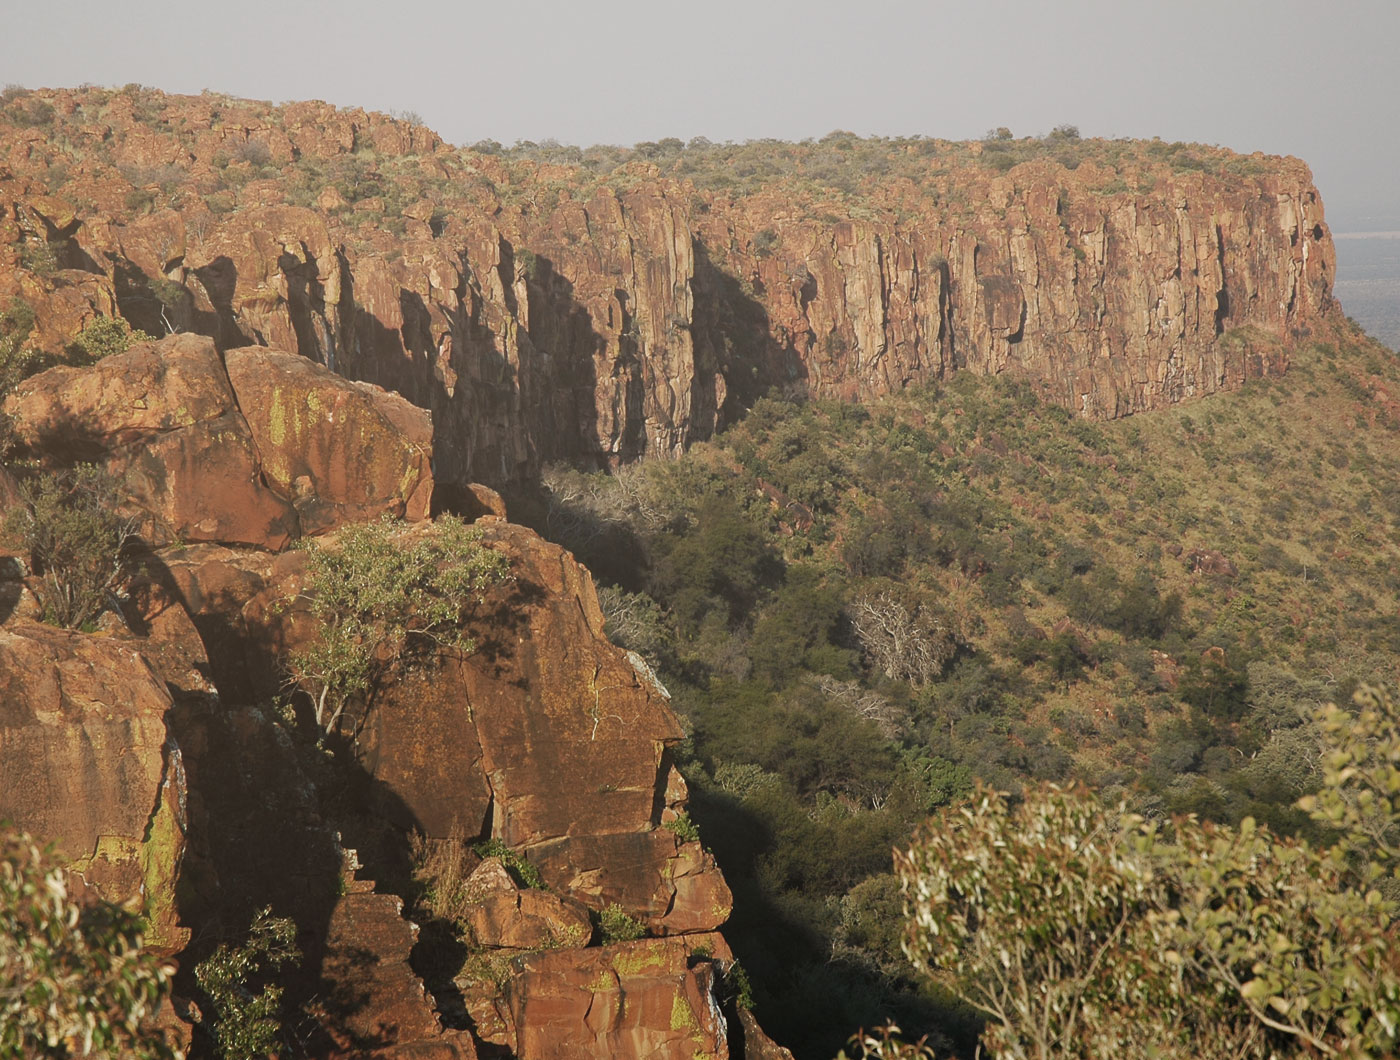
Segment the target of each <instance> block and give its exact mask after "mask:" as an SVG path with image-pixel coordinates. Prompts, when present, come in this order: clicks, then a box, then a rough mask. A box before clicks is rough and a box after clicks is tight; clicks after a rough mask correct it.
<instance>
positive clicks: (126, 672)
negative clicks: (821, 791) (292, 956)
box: [0, 335, 771, 1058]
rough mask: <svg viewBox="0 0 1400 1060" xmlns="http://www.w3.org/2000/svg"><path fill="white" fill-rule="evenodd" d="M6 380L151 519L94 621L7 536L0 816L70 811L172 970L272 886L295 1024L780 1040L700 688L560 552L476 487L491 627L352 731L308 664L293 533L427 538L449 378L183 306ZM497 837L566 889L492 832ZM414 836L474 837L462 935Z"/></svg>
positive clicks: (89, 871)
mask: <svg viewBox="0 0 1400 1060" xmlns="http://www.w3.org/2000/svg"><path fill="white" fill-rule="evenodd" d="M5 411H6V413H7V415H8V416H9V417H10V418H11V419H12V421H13V428H14V433H15V435H16V437H17V438H18V439H19V441H20V443H21V444H22V446H23V447H24V449H25V451H26V453H27V455H28V456H29V457H30V458H31V459H32V461H33V462H34V465H37V466H38V467H40V468H51V469H61V468H64V467H67V466H69V465H71V464H72V463H74V462H75V461H78V460H82V461H86V462H95V463H97V464H99V465H102V466H104V467H105V468H106V469H107V470H108V471H109V472H110V473H111V474H112V476H113V478H114V480H115V481H116V483H117V489H118V493H119V498H118V499H119V502H120V504H121V505H122V506H123V508H124V509H125V510H126V511H127V512H129V513H130V514H131V515H132V516H133V517H134V518H136V519H137V520H138V521H139V522H140V523H141V525H142V526H143V527H145V528H146V531H147V534H148V540H149V542H150V543H151V544H152V545H154V546H156V547H153V548H151V549H149V550H148V551H147V552H146V553H145V554H144V555H143V557H142V560H141V563H140V569H139V571H138V572H137V573H136V574H134V575H133V576H132V577H131V578H130V579H129V580H128V581H127V582H126V584H124V585H123V586H122V596H121V600H120V603H121V605H122V612H121V614H120V615H117V614H115V613H109V614H107V615H105V616H104V617H103V621H102V623H101V624H100V628H99V629H98V630H96V631H94V632H76V631H68V630H57V629H54V628H52V627H49V626H45V625H41V624H40V623H38V622H36V621H34V620H33V618H34V616H36V615H37V614H38V613H39V612H40V602H41V600H42V598H43V595H44V592H45V588H44V585H43V583H42V580H41V579H39V578H37V577H35V576H34V574H33V573H32V572H31V571H30V569H29V562H30V559H31V557H30V556H28V555H26V554H24V553H23V552H16V551H15V550H14V549H13V547H12V544H13V543H11V544H10V546H5V547H10V549H11V551H10V552H9V553H8V554H0V607H2V608H3V609H0V778H3V782H0V819H4V820H10V821H13V822H15V823H16V824H17V825H18V826H19V827H21V828H24V829H26V830H29V831H32V832H34V833H35V834H37V835H39V836H41V837H42V838H44V839H46V840H53V841H55V842H57V843H58V845H59V846H60V848H61V849H62V850H63V852H64V853H65V854H66V855H67V856H68V858H69V859H70V860H71V863H72V872H73V878H74V880H75V882H77V883H79V884H80V885H81V886H82V887H83V888H86V889H88V890H91V891H93V892H95V893H97V894H100V895H101V896H102V897H105V898H107V899H109V900H113V901H124V902H130V903H132V904H134V905H136V906H138V907H141V908H144V909H145V910H146V911H147V913H148V915H149V916H150V919H151V925H152V932H151V942H152V943H153V944H155V945H158V946H160V947H161V948H162V949H163V950H164V951H165V952H167V953H169V954H171V955H172V956H174V957H175V958H176V959H177V960H178V961H179V963H180V967H181V973H180V977H179V979H178V980H177V983H178V984H179V986H178V987H177V993H181V992H183V993H184V995H185V997H187V998H188V997H194V998H197V997H198V993H197V991H196V990H195V989H194V988H193V983H192V979H191V977H190V973H191V969H192V967H193V965H194V964H195V962H197V961H198V960H200V959H201V958H203V957H204V956H207V955H208V953H209V951H210V950H211V949H212V948H213V945H214V944H215V942H216V941H218V940H220V939H231V940H237V939H238V937H239V931H240V929H241V928H242V927H245V926H246V924H247V923H248V919H249V917H250V915H251V914H252V912H253V911H254V910H257V909H260V908H262V907H264V906H271V907H272V908H273V909H274V911H275V912H276V913H277V914H278V915H282V916H289V917H291V918H293V919H294V920H295V922H296V924H297V928H298V934H297V945H298V948H299V950H300V952H301V953H302V955H303V960H302V964H301V968H300V972H299V974H298V975H297V976H296V977H295V978H294V980H293V981H292V983H291V984H290V993H289V997H291V998H292V1000H293V1001H294V1002H295V1007H296V1011H297V1013H298V1015H297V1022H296V1024H295V1026H289V1027H288V1028H287V1033H289V1034H291V1035H294V1036H295V1037H296V1039H297V1040H298V1041H299V1042H300V1049H301V1052H302V1054H303V1055H312V1056H351V1055H354V1056H363V1055H375V1056H383V1057H409V1056H413V1057H421V1056H441V1057H445V1058H447V1057H474V1056H476V1055H477V1049H478V1046H479V1045H482V1044H490V1045H491V1046H492V1047H497V1046H503V1047H505V1048H507V1049H509V1050H510V1051H511V1052H512V1054H513V1055H516V1056H519V1057H522V1058H526V1057H541V1058H542V1057H556V1056H563V1055H579V1056H594V1055H608V1056H617V1057H628V1056H634V1057H641V1056H660V1057H691V1056H721V1057H722V1056H727V1055H729V1050H730V1047H731V1043H733V1044H734V1045H735V1046H736V1047H738V1048H743V1046H742V1044H741V1043H743V1042H744V1041H746V1040H747V1041H749V1042H750V1043H752V1044H753V1047H755V1048H757V1047H758V1046H759V1045H762V1046H763V1047H764V1048H771V1044H765V1043H766V1039H764V1038H763V1036H762V1034H761V1032H759V1031H757V1029H756V1027H746V1025H744V1024H743V1023H742V1021H741V1020H739V1019H738V1018H737V1013H735V1012H734V1011H733V1009H732V1006H726V1004H725V1003H722V1002H721V1000H720V998H719V996H718V994H719V989H720V988H719V984H720V982H721V981H722V980H723V977H724V975H725V973H726V971H727V969H728V968H729V965H730V962H731V961H732V955H731V954H730V951H729V950H728V947H727V946H726V945H725V942H724V939H723V938H722V937H721V936H720V935H718V934H717V933H716V932H717V929H718V928H719V927H720V926H721V925H722V924H723V923H724V921H725V920H726V919H727V918H728V916H729V912H730V905H731V899H730V894H729V890H728V887H727V886H726V885H725V882H724V879H723V877H722V876H721V875H720V872H719V870H718V868H717V867H716V866H715V863H714V860H713V858H712V857H711V856H710V855H709V854H708V853H707V852H705V851H704V850H702V849H701V846H700V844H699V842H698V841H695V840H693V839H687V838H685V837H684V835H683V833H684V829H682V828H679V827H675V828H673V827H668V825H673V824H674V823H675V822H676V821H677V820H678V818H679V816H680V815H681V814H683V813H684V812H685V803H686V787H685V783H684V781H683V780H682V779H681V777H680V775H679V773H678V772H677V771H676V770H675V768H674V766H672V764H671V754H670V748H671V747H672V746H673V745H674V744H675V743H676V742H677V741H679V740H680V739H681V737H682V735H683V734H682V731H681V728H680V725H679V722H678V720H677V718H676V716H675V715H674V714H673V713H672V711H671V709H670V707H669V705H668V702H667V700H668V697H667V695H666V693H665V692H664V690H663V689H661V688H660V686H659V685H657V684H656V682H655V679H654V677H652V676H651V675H650V674H649V672H647V671H646V670H645V668H644V667H639V666H637V665H635V664H634V663H633V662H632V661H631V660H629V657H628V656H627V654H626V653H624V652H622V651H621V650H619V649H618V648H616V647H614V646H613V645H611V644H610V643H609V642H608V641H607V639H606V637H605V636H604V635H603V618H602V614H601V611H600V609H599V606H598V600H597V595H596V593H595V591H594V588H593V583H592V580H591V578H590V577H589V575H588V573H587V572H586V571H585V570H584V569H583V568H581V567H580V566H579V565H578V564H577V563H576V562H575V561H574V560H573V558H572V557H571V556H570V555H569V554H568V553H567V552H565V551H564V550H562V549H561V548H559V547H558V546H555V545H552V544H549V543H547V542H544V541H542V540H541V539H540V538H538V537H536V536H535V535H534V534H533V533H532V532H531V531H528V530H526V529H524V528H522V527H518V526H514V525H511V524H509V523H507V522H505V521H504V520H503V519H502V518H501V517H500V516H499V515H495V514H491V515H486V516H483V518H482V520H481V527H482V531H483V536H484V543H485V547H487V548H490V549H492V550H494V551H496V552H497V553H499V554H500V555H501V556H502V557H504V559H505V560H506V563H507V565H508V569H509V574H510V576H509V578H508V579H506V580H504V581H502V582H500V583H499V584H497V585H495V586H494V587H493V588H492V589H491V591H490V593H489V594H488V596H487V598H486V599H485V600H484V602H483V603H482V604H481V606H480V607H479V608H478V609H477V610H476V612H475V613H474V614H473V615H472V617H471V618H470V620H469V621H468V622H467V623H466V625H465V627H464V629H463V632H464V633H465V634H466V635H467V636H468V637H469V638H470V641H471V642H472V644H473V645H474V648H473V650H471V651H469V652H465V651H463V650H459V649H457V648H454V647H453V646H452V645H450V644H445V643H444V644H441V645H437V646H435V647H433V648H432V649H431V650H429V651H427V652H426V653H419V654H418V655H416V656H414V657H413V658H411V659H410V658H407V657H400V658H394V657H390V658H386V659H382V660H380V661H381V663H383V664H384V665H385V667H386V668H387V669H386V670H385V675H386V676H385V677H384V679H383V680H382V681H380V682H379V684H378V686H377V689H376V691H375V694H374V695H373V697H372V699H370V700H369V701H368V703H364V702H362V703H360V704H359V705H358V707H357V709H356V711H355V716H354V719H353V720H354V725H353V731H354V733H355V735H354V737H353V738H349V737H346V738H343V739H342V738H340V737H336V738H335V739H334V740H332V741H331V742H330V743H329V744H328V745H327V746H330V747H336V748H338V750H337V751H336V752H335V753H330V751H328V750H327V749H325V748H324V747H323V746H322V741H320V740H319V739H317V736H319V735H320V734H319V730H318V729H316V728H314V727H312V728H311V729H310V730H309V731H308V728H307V724H306V723H307V720H308V719H307V717H306V716H305V715H306V711H305V709H304V705H302V706H298V705H297V701H296V700H295V699H292V700H288V699H286V698H285V694H286V693H287V692H288V689H289V686H288V685H287V683H286V667H285V662H286V659H287V656H288V653H289V652H291V651H294V650H295V649H297V648H298V647H301V646H304V645H305V644H307V643H308V640H309V639H310V638H312V637H314V636H315V635H316V632H317V628H318V627H317V623H316V620H315V618H314V615H313V614H312V613H311V611H310V610H309V609H308V602H307V598H306V597H307V593H306V592H305V590H306V588H307V565H308V558H307V553H306V552H305V551H304V550H296V549H291V550H282V551H278V550H280V549H284V546H285V545H286V544H287V543H288V541H289V540H290V539H291V538H292V537H295V536H297V535H300V534H306V533H312V532H316V533H320V534H323V535H325V536H326V538H327V540H329V541H331V542H334V540H335V535H336V533H337V532H338V531H339V530H341V529H342V528H343V527H344V526H345V525H347V524H349V523H352V522H357V521H363V520H367V519H375V518H378V517H380V516H381V515H390V516H395V515H396V516H400V517H403V519H404V520H405V521H403V522H401V523H398V524H396V526H397V529H396V530H395V533H396V535H397V536H396V539H395V541H396V544H397V545H398V546H400V547H402V548H404V549H408V548H411V547H412V545H413V544H414V542H415V541H419V540H422V539H425V538H428V537H431V536H432V535H434V534H436V533H438V532H439V530H438V528H437V527H436V526H435V525H434V524H433V523H432V522H430V521H428V520H427V518H426V516H427V510H428V505H429V500H430V493H431V490H432V478H431V474H430V472H429V470H428V469H427V467H426V466H425V462H426V456H425V454H426V452H427V451H428V450H430V449H431V447H432V430H431V424H430V423H429V420H428V416H427V414H426V413H425V412H423V411H422V410H420V409H416V408H414V407H413V406H410V405H408V403H407V402H404V401H403V400H402V399H401V398H398V397H395V396H393V395H390V394H387V393H385V392H383V391H381V390H379V389H378V388H376V387H373V386H370V385H368V384H362V383H349V382H347V381H346V380H344V379H342V378H341V377H339V376H336V375H335V374H333V373H331V372H330V371H329V370H327V369H325V368H323V367H321V366H319V365H316V364H314V363H312V362H310V361H308V360H306V359H304V358H299V357H296V356H294V355H288V354H284V353H280V352H277V351H273V350H269V349H266V348H260V347H254V348H247V349H236V350H231V351H229V352H227V353H225V354H222V355H221V354H220V353H219V352H218V351H216V349H215V347H214V343H213V341H212V340H210V339H208V338H201V337H198V336H193V335H174V336H170V337H168V338H166V339H164V340H162V341H160V342H155V343H140V344H137V345H136V346H134V347H133V348H131V349H130V350H128V351H127V352H125V353H120V354H114V355H112V356H110V357H107V358H105V359H104V360H102V361H101V362H99V363H98V364H96V365H92V366H87V367H55V368H52V369H49V370H48V371H46V372H43V373H41V374H39V375H36V376H34V377H32V378H31V379H29V380H26V381H25V383H24V384H23V385H22V386H21V387H20V388H19V389H18V391H17V392H16V393H15V394H13V395H11V397H10V398H9V399H8V401H7V402H6V404H5ZM191 453H193V454H194V456H190V455H189V454H191ZM29 473H32V472H30V471H26V472H25V474H29ZM7 481H8V480H7ZM7 488H8V489H13V488H14V487H13V483H11V484H10V486H8V487H7ZM481 495H482V505H483V507H484V506H486V505H489V504H490V503H491V497H490V495H489V491H483V492H482V494H481ZM12 503H15V504H22V503H24V501H23V498H22V497H20V496H18V495H16V496H15V497H13V498H12ZM172 537H178V538H180V540H177V541H176V542H175V543H173V544H170V545H168V546H166V547H159V546H162V545H165V543H166V541H167V540H168V539H169V538H172ZM332 547H333V546H332ZM279 703H281V704H283V706H279V705H278V704H279ZM487 839H489V840H492V841H494V843H495V844H496V849H503V850H506V851H509V852H510V856H511V857H513V858H517V859H523V861H524V863H527V864H529V865H531V866H533V867H534V868H535V869H536V870H537V871H538V873H539V875H540V877H541V880H542V883H543V887H544V889H539V890H527V889H522V888H520V887H519V886H517V885H516V884H515V883H514V882H513V881H512V879H511V877H510V876H509V875H508V874H506V873H505V871H504V869H503V868H502V863H501V861H500V860H499V859H497V858H487V859H485V860H482V858H481V857H479V856H478V855H477V854H475V853H473V851H472V850H471V848H470V844H472V843H475V842H479V841H483V840H487ZM415 843H423V844H428V845H429V847H430V848H431V849H434V850H438V851H446V856H448V857H449V858H450V859H452V860H453V862H454V863H455V864H463V863H465V864H468V865H470V864H471V863H473V862H480V865H479V866H478V867H477V871H476V872H475V873H473V874H472V877H471V880H472V883H473V886H472V887H471V888H470V889H469V890H468V892H467V893H466V897H465V899H464V901H465V902H466V909H465V912H464V913H463V914H462V915H463V918H464V922H465V924H466V927H465V928H460V927H459V928H458V929H454V930H462V931H464V932H465V934H464V935H463V937H462V938H457V937H456V936H455V935H450V936H443V935H442V930H443V927H442V925H438V929H439V934H438V935H437V936H436V937H435V938H434V939H432V940H429V941H425V940H423V939H422V938H420V933H419V928H418V926H417V925H415V924H413V923H410V922H409V920H407V919H406V918H405V899H407V900H408V901H416V900H417V898H418V897H419V896H420V894H419V890H418V889H416V888H417V885H416V884H415V883H414V882H413V877H412V873H413V872H414V866H415V865H416V864H417V862H416V861H415V854H414V844H415ZM493 872H494V875H493ZM609 907H617V909H618V910H621V911H622V912H625V914H626V915H627V916H629V917H631V918H633V920H634V922H635V923H636V924H637V925H638V926H639V927H638V930H639V931H640V932H641V933H642V934H643V935H644V937H642V938H637V939H633V940H629V941H618V942H613V943H612V944H610V945H606V946H603V945H597V944H594V936H595V931H594V926H593V923H592V921H591V919H590V912H589V911H590V910H591V911H593V913H594V914H597V913H598V912H600V911H601V910H604V909H606V908H609ZM600 941H607V940H600ZM425 947H426V948H425ZM468 956H472V957H474V958H475V959H476V961H477V963H476V964H471V963H470V962H468V961H466V958H467V957H468ZM425 967H426V970H425ZM483 968H484V969H487V970H488V971H489V974H485V973H484V972H483V971H482V969H483ZM425 977H426V978H427V979H428V980H429V985H431V987H432V990H429V989H428V987H427V986H425ZM182 1011H185V1012H187V1014H189V1017H190V1019H191V1020H193V1021H194V1022H196V1023H198V1021H199V1018H200V1014H199V1013H198V1010H197V1009H182ZM193 1033H194V1032H193V1031H192V1030H191V1029H190V1028H189V1027H186V1028H185V1034H186V1036H187V1037H189V1036H191V1035H192V1034H193ZM192 1040H193V1042H194V1046H195V1050H196V1053H197V1054H199V1053H200V1050H201V1049H203V1050H205V1053H204V1054H207V1042H205V1041H204V1040H203V1039H201V1038H200V1037H198V1036H194V1037H193V1038H192ZM204 1054H201V1055H204ZM490 1055H499V1053H498V1052H493V1053H491V1054H490Z"/></svg>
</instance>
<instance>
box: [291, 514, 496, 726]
mask: <svg viewBox="0 0 1400 1060" xmlns="http://www.w3.org/2000/svg"><path fill="white" fill-rule="evenodd" d="M305 547H306V550H307V578H306V589H305V591H304V593H303V596H304V597H305V598H306V599H307V600H308V601H309V604H310V609H311V613H312V615H313V616H315V618H316V619H317V620H318V622H319V624H320V628H319V631H318V634H317V636H316V637H315V639H314V640H313V641H312V642H311V643H310V644H308V645H307V646H306V647H304V648H301V649H299V650H297V651H294V652H293V653H292V654H291V656H290V657H289V658H288V660H287V670H288V674H289V676H290V678H291V681H292V683H293V684H295V685H296V686H298V687H300V688H301V689H303V690H304V691H305V692H306V693H307V694H308V695H309V696H310V698H311V704H312V710H313V713H314V715H315V719H316V725H317V728H318V729H320V730H321V731H322V732H323V733H331V732H334V731H335V729H336V726H337V725H338V724H339V722H340V719H341V717H342V715H343V714H344V713H345V709H346V708H347V707H348V706H349V705H350V704H351V703H352V702H354V701H356V700H359V701H362V702H363V701H364V700H366V699H367V698H368V697H369V696H370V695H371V694H372V692H373V689H374V686H375V683H376V682H377V681H378V680H379V678H380V676H381V675H382V673H383V672H384V671H385V670H386V669H387V668H388V667H390V666H392V665H393V662H394V660H396V659H398V658H399V657H400V656H401V655H402V653H404V652H405V651H407V650H410V649H414V648H417V647H423V646H425V645H430V646H444V647H450V648H453V649H455V650H458V651H463V652H469V651H472V650H473V648H474V647H475V645H474V644H473V643H472V640H471V638H470V637H468V636H467V635H466V634H465V633H464V632H463V630H462V628H461V624H462V622H463V621H464V619H465V618H466V616H467V614H468V612H469V610H470V609H471V608H472V607H473V606H474V605H476V604H479V603H480V602H481V601H482V599H483V594H484V592H485V590H486V589H487V587H488V586H490V585H492V584H494V583H496V582H499V581H501V580H502V579H504V578H505V577H506V572H507V564H506V559H505V557H504V556H502V555H501V554H500V553H499V552H495V551H493V550H491V549H489V548H487V547H485V546H484V545H483V544H482V542H481V531H480V530H478V529H477V528H475V527H471V526H467V525H466V524H465V523H463V522H462V521H461V520H460V519H457V518H455V517H453V516H443V517H442V518H440V519H439V520H438V521H437V523H436V525H435V526H434V528H433V532H432V533H431V534H430V535H425V536H422V537H418V538H417V539H415V540H405V539H403V538H400V537H399V536H397V531H396V528H395V525H394V524H393V523H392V522H390V521H388V520H385V521H382V522H378V523H362V524H358V525H355V526H348V527H346V528H344V529H343V530H341V531H340V533H339V534H338V535H337V537H336V539H335V540H334V542H333V543H326V544H322V543H320V542H308V543H307V544H306V546H305Z"/></svg>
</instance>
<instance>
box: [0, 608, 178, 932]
mask: <svg viewBox="0 0 1400 1060" xmlns="http://www.w3.org/2000/svg"><path fill="white" fill-rule="evenodd" d="M171 706H172V701H171V697H170V693H169V692H168V691H167V689H166V687H165V684H164V682H162V681H161V679H160V678H159V677H158V676H157V674H156V673H155V671H154V670H153V669H152V668H151V666H150V664H149V663H148V662H147V661H146V659H145V657H144V656H143V655H142V654H141V652H140V650H139V644H138V643H137V642H135V641H128V640H122V639H117V638H112V637H106V636H96V635H92V634H87V633H78V632H74V631H71V630H61V629H54V628H52V627H50V626H43V625H40V624H38V623H35V622H29V621H26V620H23V619H15V620H12V621H10V622H7V623H5V624H4V625H3V626H0V820H9V821H12V822H14V824H15V825H16V826H17V827H19V828H21V829H23V830H25V831H27V832H29V833H31V834H32V835H35V836H37V837H40V838H42V839H43V840H45V841H51V842H53V843H55V844H56V845H57V846H58V849H59V850H60V851H61V852H62V854H63V855H64V856H65V857H67V858H68V859H69V860H70V862H71V868H70V875H71V877H72V878H73V879H74V880H75V881H76V882H78V883H79V884H80V886H81V888H83V889H86V890H89V891H92V892H95V893H96V894H98V895H100V896H101V897H103V898H106V899H108V900H109V901H115V902H126V903H131V904H132V905H134V906H135V907H136V908H138V909H144V910H145V911H146V914H147V916H148V918H149V920H150V925H151V929H150V932H149V934H148V941H150V942H151V943H153V944H155V945H158V946H161V947H164V948H169V949H178V948H179V947H180V946H181V945H183V943H184V941H185V939H186V937H187V935H188V932H186V931H185V930H183V929H182V928H181V927H180V926H179V923H178V921H179V915H178V910H177V908H176V901H175V883H176V879H177V877H178V875H179V871H180V864H181V861H182V859H183V856H184V850H185V825H186V822H185V798H186V781H185V771H184V765H183V761H182V755H181V751H180V748H179V745H178V744H177V743H176V742H175V740H174V739H173V738H172V736H171V734H170V732H169V729H168V725H167V721H168V714H169V712H170V709H171Z"/></svg>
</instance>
